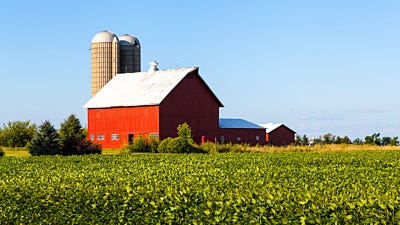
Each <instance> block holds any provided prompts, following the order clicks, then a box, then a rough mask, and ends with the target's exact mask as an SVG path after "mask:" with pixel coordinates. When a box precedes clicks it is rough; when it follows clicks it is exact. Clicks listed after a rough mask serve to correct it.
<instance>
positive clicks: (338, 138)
mask: <svg viewBox="0 0 400 225" xmlns="http://www.w3.org/2000/svg"><path fill="white" fill-rule="evenodd" d="M334 143H335V144H342V143H343V138H341V137H340V136H337V137H336V140H335V141H334Z"/></svg>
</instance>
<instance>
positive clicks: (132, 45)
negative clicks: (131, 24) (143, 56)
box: [119, 34, 141, 73]
mask: <svg viewBox="0 0 400 225" xmlns="http://www.w3.org/2000/svg"><path fill="white" fill-rule="evenodd" d="M119 49H120V52H119V60H120V61H119V62H120V64H119V72H120V73H134V72H140V70H141V69H140V68H141V65H140V43H139V40H138V39H137V38H136V37H134V36H132V35H129V34H125V35H122V36H120V37H119Z"/></svg>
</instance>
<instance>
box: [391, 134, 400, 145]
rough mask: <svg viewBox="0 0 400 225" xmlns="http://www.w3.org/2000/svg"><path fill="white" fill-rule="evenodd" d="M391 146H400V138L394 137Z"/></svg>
mask: <svg viewBox="0 0 400 225" xmlns="http://www.w3.org/2000/svg"><path fill="white" fill-rule="evenodd" d="M389 145H392V146H397V145H399V137H398V136H395V137H393V138H392V140H390V143H389Z"/></svg>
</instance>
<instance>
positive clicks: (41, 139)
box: [0, 114, 101, 156]
mask: <svg viewBox="0 0 400 225" xmlns="http://www.w3.org/2000/svg"><path fill="white" fill-rule="evenodd" d="M86 136H87V131H86V129H84V128H82V126H81V124H80V121H79V119H78V118H77V117H76V116H75V115H73V114H71V115H70V116H69V117H68V118H67V119H66V120H64V122H63V123H61V127H60V129H59V130H58V131H57V130H56V129H55V128H54V126H53V125H52V124H51V123H50V122H49V121H47V120H46V121H44V122H43V123H42V124H41V125H40V126H39V127H37V126H36V125H35V124H31V123H30V121H15V122H8V123H7V124H4V125H3V127H2V128H0V146H4V147H13V148H16V147H28V150H29V153H30V154H31V155H34V156H37V155H82V154H92V153H101V146H100V145H98V144H96V143H93V142H91V141H90V140H88V139H87V137H86Z"/></svg>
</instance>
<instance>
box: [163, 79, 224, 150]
mask: <svg viewBox="0 0 400 225" xmlns="http://www.w3.org/2000/svg"><path fill="white" fill-rule="evenodd" d="M218 118H219V102H218V100H217V99H216V98H215V96H214V95H213V94H212V93H211V92H210V90H209V89H208V87H207V86H206V85H205V84H204V82H203V81H202V80H201V78H199V76H198V75H197V71H194V72H192V73H191V74H188V75H187V76H186V77H185V78H184V79H183V80H182V81H181V82H180V83H179V84H178V85H177V86H176V87H175V88H174V90H173V91H172V92H171V93H170V94H169V95H168V96H167V97H166V98H165V99H164V101H163V102H162V103H161V104H160V138H161V139H164V138H167V137H176V136H177V134H176V133H177V130H176V128H177V126H178V125H179V124H182V123H185V122H186V123H188V124H189V125H190V127H191V128H192V135H193V137H194V140H195V141H196V142H197V143H200V142H201V137H202V136H206V137H216V135H217V132H218V121H219V119H218Z"/></svg>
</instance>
